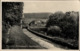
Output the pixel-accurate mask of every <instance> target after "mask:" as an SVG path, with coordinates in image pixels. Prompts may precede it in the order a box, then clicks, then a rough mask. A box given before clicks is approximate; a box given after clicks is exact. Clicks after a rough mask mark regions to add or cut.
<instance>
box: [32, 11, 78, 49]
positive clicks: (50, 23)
mask: <svg viewBox="0 0 80 51" xmlns="http://www.w3.org/2000/svg"><path fill="white" fill-rule="evenodd" d="M42 25H43V24H42ZM45 25H46V26H44V27H43V28H41V27H36V25H35V27H36V28H35V27H33V26H32V27H33V28H31V27H30V29H31V30H33V31H36V32H38V33H41V34H44V35H45V36H50V37H53V38H55V37H57V38H56V40H59V39H62V40H61V41H62V42H66V43H69V44H70V45H72V46H74V47H77V48H78V45H79V43H78V42H79V13H78V12H74V11H71V12H66V13H63V12H61V11H59V12H55V13H54V14H51V15H50V16H49V19H48V20H47V23H45Z"/></svg>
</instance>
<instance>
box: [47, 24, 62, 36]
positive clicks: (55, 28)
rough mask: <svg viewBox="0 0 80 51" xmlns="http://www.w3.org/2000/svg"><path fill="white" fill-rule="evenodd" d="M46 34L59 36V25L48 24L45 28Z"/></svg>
mask: <svg viewBox="0 0 80 51" xmlns="http://www.w3.org/2000/svg"><path fill="white" fill-rule="evenodd" d="M47 34H48V35H52V36H59V35H60V34H61V28H60V27H59V26H50V27H48V30H47Z"/></svg>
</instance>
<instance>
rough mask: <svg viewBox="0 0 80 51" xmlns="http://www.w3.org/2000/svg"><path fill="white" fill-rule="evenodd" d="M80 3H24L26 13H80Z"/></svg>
mask: <svg viewBox="0 0 80 51" xmlns="http://www.w3.org/2000/svg"><path fill="white" fill-rule="evenodd" d="M79 3H80V2H79V1H27V2H24V8H23V12H24V13H38V12H56V11H62V12H67V11H79V10H80V4H79Z"/></svg>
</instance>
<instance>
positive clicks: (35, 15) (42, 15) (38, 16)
mask: <svg viewBox="0 0 80 51" xmlns="http://www.w3.org/2000/svg"><path fill="white" fill-rule="evenodd" d="M50 14H51V13H24V17H25V18H35V19H47V18H48V17H49V15H50Z"/></svg>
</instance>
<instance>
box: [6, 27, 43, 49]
mask: <svg viewBox="0 0 80 51" xmlns="http://www.w3.org/2000/svg"><path fill="white" fill-rule="evenodd" d="M7 45H8V47H9V49H43V47H41V46H40V45H39V44H38V43H36V42H35V41H33V40H32V39H31V38H29V37H28V36H26V35H25V34H24V33H23V31H22V29H21V28H20V27H19V26H13V27H11V28H10V34H9V42H8V43H7ZM31 46H32V47H31ZM35 46H38V47H35Z"/></svg>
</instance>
